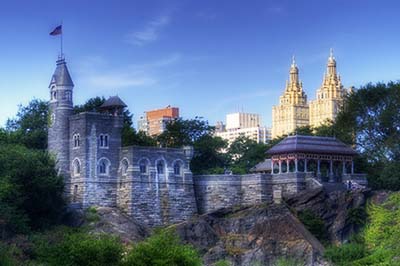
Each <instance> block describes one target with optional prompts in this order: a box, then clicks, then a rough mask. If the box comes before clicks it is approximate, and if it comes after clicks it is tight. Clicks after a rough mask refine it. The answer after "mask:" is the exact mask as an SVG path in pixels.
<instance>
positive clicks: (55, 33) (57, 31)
mask: <svg viewBox="0 0 400 266" xmlns="http://www.w3.org/2000/svg"><path fill="white" fill-rule="evenodd" d="M60 34H62V25H60V26H57V27H56V28H55V29H54V30H53V31H52V32H50V35H52V36H55V35H60Z"/></svg>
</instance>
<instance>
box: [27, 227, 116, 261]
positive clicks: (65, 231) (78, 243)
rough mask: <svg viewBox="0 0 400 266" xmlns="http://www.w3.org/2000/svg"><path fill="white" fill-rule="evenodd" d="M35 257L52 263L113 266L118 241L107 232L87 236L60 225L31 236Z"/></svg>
mask: <svg viewBox="0 0 400 266" xmlns="http://www.w3.org/2000/svg"><path fill="white" fill-rule="evenodd" d="M34 243H35V255H36V259H37V261H38V262H40V263H44V264H46V265H50V266H52V265H54V266H113V265H119V264H120V262H121V259H122V253H123V246H122V244H121V243H120V241H119V240H118V239H117V238H115V237H111V236H107V235H91V234H88V233H85V232H80V231H76V230H74V229H69V228H61V229H58V230H54V231H51V232H48V233H46V234H45V235H41V236H37V237H36V239H34Z"/></svg>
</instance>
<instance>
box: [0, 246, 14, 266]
mask: <svg viewBox="0 0 400 266" xmlns="http://www.w3.org/2000/svg"><path fill="white" fill-rule="evenodd" d="M14 265H17V262H16V261H15V259H14V258H13V256H12V254H11V251H10V249H9V247H8V246H6V245H5V244H3V243H0V266H14Z"/></svg>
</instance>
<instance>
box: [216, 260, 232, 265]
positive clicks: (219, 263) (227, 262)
mask: <svg viewBox="0 0 400 266" xmlns="http://www.w3.org/2000/svg"><path fill="white" fill-rule="evenodd" d="M214 266H231V263H230V262H229V261H227V260H219V261H217V262H216V263H214Z"/></svg>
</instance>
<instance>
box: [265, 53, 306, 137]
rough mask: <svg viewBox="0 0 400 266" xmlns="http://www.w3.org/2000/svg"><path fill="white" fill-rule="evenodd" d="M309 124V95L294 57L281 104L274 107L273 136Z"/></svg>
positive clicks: (280, 100)
mask: <svg viewBox="0 0 400 266" xmlns="http://www.w3.org/2000/svg"><path fill="white" fill-rule="evenodd" d="M308 124H309V108H308V104H307V95H306V93H305V92H304V90H303V84H302V83H301V82H300V80H299V69H298V67H297V65H296V62H295V60H294V57H293V59H292V65H291V66H290V74H289V81H287V82H286V88H285V91H284V93H283V95H282V96H280V99H279V105H276V106H273V108H272V138H276V137H278V136H281V135H284V134H288V133H290V132H293V131H295V130H296V128H297V127H301V126H306V125H308Z"/></svg>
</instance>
